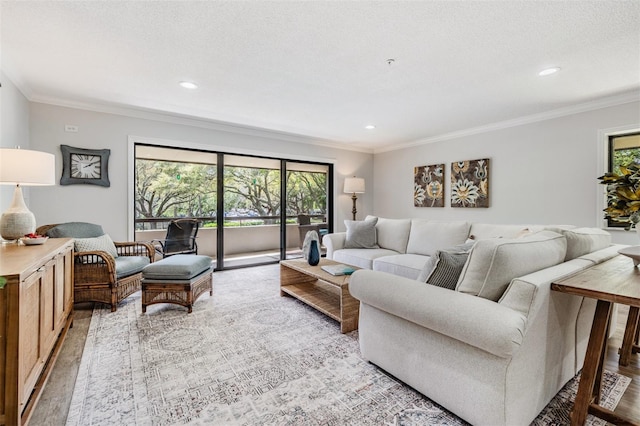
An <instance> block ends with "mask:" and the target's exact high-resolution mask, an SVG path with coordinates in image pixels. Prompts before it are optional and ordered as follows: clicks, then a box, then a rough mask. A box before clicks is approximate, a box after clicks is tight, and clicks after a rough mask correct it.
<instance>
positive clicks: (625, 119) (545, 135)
mask: <svg viewBox="0 0 640 426" xmlns="http://www.w3.org/2000/svg"><path fill="white" fill-rule="evenodd" d="M621 126H632V127H633V126H635V127H636V128H640V103H638V102H635V103H627V104H622V105H617V106H613V107H608V108H602V109H597V110H593V111H589V112H583V113H579V114H574V115H569V116H565V117H560V118H555V119H550V120H545V121H540V122H536V123H531V124H526V125H520V126H517V127H511V128H505V129H502V130H496V131H491V132H487V133H481V134H476V135H472V136H466V137H459V138H455V139H451V140H446V141H441V142H435V143H430V144H425V145H422V146H417V147H412V148H407V149H403V150H397V151H390V152H384V153H377V154H376V155H375V156H374V170H375V178H374V185H375V188H376V192H375V200H374V209H373V210H374V213H375V214H376V215H378V216H383V217H421V218H430V219H434V220H468V221H475V222H485V223H506V224H527V223H528V224H573V225H578V226H601V225H602V223H601V218H602V212H601V209H602V205H601V204H600V203H603V199H604V198H603V196H601V195H599V192H598V191H602V192H603V191H604V187H603V186H602V185H599V184H598V180H597V178H598V176H600V175H601V173H602V171H603V160H602V159H601V158H599V155H603V153H602V152H599V151H602V148H603V145H604V144H603V143H602V138H603V136H602V134H603V130H604V129H612V128H619V127H621ZM481 158H489V159H490V161H491V162H490V172H489V176H490V177H489V179H490V180H489V194H490V207H489V208H482V209H478V208H475V209H471V208H452V207H450V205H451V203H450V188H451V184H450V172H451V163H452V162H455V161H461V160H474V159H481ZM441 163H444V164H445V171H446V173H445V188H446V189H445V207H444V208H426V207H414V206H413V168H414V167H415V166H423V165H431V164H441ZM612 233H613V234H614V240H616V241H620V242H627V243H630V244H638V243H639V242H640V241H638V236H636V235H635V233H629V232H624V231H622V232H620V231H612Z"/></svg>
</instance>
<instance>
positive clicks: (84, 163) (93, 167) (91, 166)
mask: <svg viewBox="0 0 640 426" xmlns="http://www.w3.org/2000/svg"><path fill="white" fill-rule="evenodd" d="M100 166H101V164H100V156H99V155H83V154H71V177H73V178H78V179H100V174H101V172H102V169H101V167H100Z"/></svg>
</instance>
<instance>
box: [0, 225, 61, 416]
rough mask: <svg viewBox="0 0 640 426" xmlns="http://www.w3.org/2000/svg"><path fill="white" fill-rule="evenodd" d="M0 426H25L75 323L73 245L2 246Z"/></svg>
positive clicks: (55, 242) (58, 242)
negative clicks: (3, 282) (4, 282)
mask: <svg viewBox="0 0 640 426" xmlns="http://www.w3.org/2000/svg"><path fill="white" fill-rule="evenodd" d="M0 276H2V277H4V278H5V279H6V280H7V281H6V285H5V287H4V288H3V289H1V290H0V424H3V425H7V426H13V425H23V424H26V423H27V421H28V420H29V417H30V415H31V413H32V411H33V408H34V406H35V404H36V403H37V401H38V398H39V397H40V392H41V391H42V388H43V386H44V383H45V382H46V380H47V377H48V376H49V373H50V372H51V369H52V367H53V364H54V363H55V360H56V357H57V355H58V353H59V352H60V348H61V347H62V342H63V341H64V337H65V336H66V333H67V330H68V329H69V327H70V326H71V323H72V321H73V240H72V239H69V238H51V239H49V240H48V241H47V242H46V243H44V244H42V245H36V246H23V245H17V244H4V245H2V246H1V247H0Z"/></svg>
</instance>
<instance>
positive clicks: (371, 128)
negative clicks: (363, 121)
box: [364, 124, 376, 130]
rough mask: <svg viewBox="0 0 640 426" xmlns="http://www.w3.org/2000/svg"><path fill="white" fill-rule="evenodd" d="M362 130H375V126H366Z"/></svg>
mask: <svg viewBox="0 0 640 426" xmlns="http://www.w3.org/2000/svg"><path fill="white" fill-rule="evenodd" d="M364 128H365V129H367V130H373V129H375V128H376V126H374V125H373V124H367V125H366V126H364Z"/></svg>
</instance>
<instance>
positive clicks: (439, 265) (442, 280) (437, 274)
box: [426, 250, 469, 290]
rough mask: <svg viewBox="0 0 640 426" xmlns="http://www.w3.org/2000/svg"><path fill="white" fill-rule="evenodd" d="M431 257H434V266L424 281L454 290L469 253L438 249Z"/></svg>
mask: <svg viewBox="0 0 640 426" xmlns="http://www.w3.org/2000/svg"><path fill="white" fill-rule="evenodd" d="M432 257H434V258H435V266H434V268H433V269H432V270H431V271H430V273H429V274H428V276H427V280H426V283H427V284H432V285H435V286H438V287H442V288H446V289H449V290H454V289H455V288H456V284H458V278H459V277H460V273H461V272H462V268H463V267H464V264H465V263H466V262H467V258H468V257H469V253H468V252H461V253H452V252H447V251H442V250H438V251H437V252H436V254H434V255H433V256H432Z"/></svg>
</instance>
